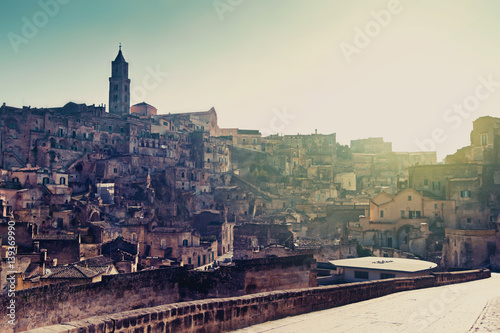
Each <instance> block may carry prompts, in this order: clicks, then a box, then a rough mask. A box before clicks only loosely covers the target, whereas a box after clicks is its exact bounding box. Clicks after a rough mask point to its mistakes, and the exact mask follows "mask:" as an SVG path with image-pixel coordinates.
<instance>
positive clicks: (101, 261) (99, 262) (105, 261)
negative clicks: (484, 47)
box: [74, 255, 113, 267]
mask: <svg viewBox="0 0 500 333" xmlns="http://www.w3.org/2000/svg"><path fill="white" fill-rule="evenodd" d="M74 264H75V265H78V266H82V267H84V266H88V267H90V266H109V265H112V264H113V261H112V260H111V259H109V258H108V257H106V256H103V255H100V256H97V257H92V258H88V259H85V260H81V261H78V262H76V263H74Z"/></svg>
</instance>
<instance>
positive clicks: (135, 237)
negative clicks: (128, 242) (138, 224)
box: [132, 232, 137, 242]
mask: <svg viewBox="0 0 500 333" xmlns="http://www.w3.org/2000/svg"><path fill="white" fill-rule="evenodd" d="M132 241H133V242H137V234H136V233H135V232H134V233H132Z"/></svg>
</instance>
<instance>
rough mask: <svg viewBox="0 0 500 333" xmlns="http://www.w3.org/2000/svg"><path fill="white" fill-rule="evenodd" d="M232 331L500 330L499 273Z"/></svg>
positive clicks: (277, 332)
mask: <svg viewBox="0 0 500 333" xmlns="http://www.w3.org/2000/svg"><path fill="white" fill-rule="evenodd" d="M236 332H247V333H248V332H269V333H279V332H283V333H285V332H286V333H292V332H310V333H316V332H370V333H376V332H453V333H455V332H500V274H497V273H492V276H491V278H489V279H483V280H477V281H471V282H466V283H461V284H454V285H449V286H443V287H436V288H427V289H420V290H413V291H405V292H400V293H396V294H391V295H387V296H384V297H379V298H375V299H371V300H367V301H363V302H359V303H353V304H348V305H344V306H341V307H337V308H332V309H328V310H323V311H317V312H312V313H308V314H304V315H299V316H294V317H288V318H284V319H280V320H276V321H272V322H267V323H263V324H259V325H255V326H251V327H247V328H244V329H241V330H238V331H236Z"/></svg>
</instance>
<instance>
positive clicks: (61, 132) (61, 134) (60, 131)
mask: <svg viewBox="0 0 500 333" xmlns="http://www.w3.org/2000/svg"><path fill="white" fill-rule="evenodd" d="M59 136H63V129H62V128H60V129H59Z"/></svg>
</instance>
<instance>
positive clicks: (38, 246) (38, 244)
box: [33, 242, 40, 253]
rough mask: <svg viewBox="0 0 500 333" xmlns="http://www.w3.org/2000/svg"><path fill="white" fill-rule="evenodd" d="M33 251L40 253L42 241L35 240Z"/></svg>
mask: <svg viewBox="0 0 500 333" xmlns="http://www.w3.org/2000/svg"><path fill="white" fill-rule="evenodd" d="M33 251H34V252H35V253H40V242H33Z"/></svg>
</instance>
